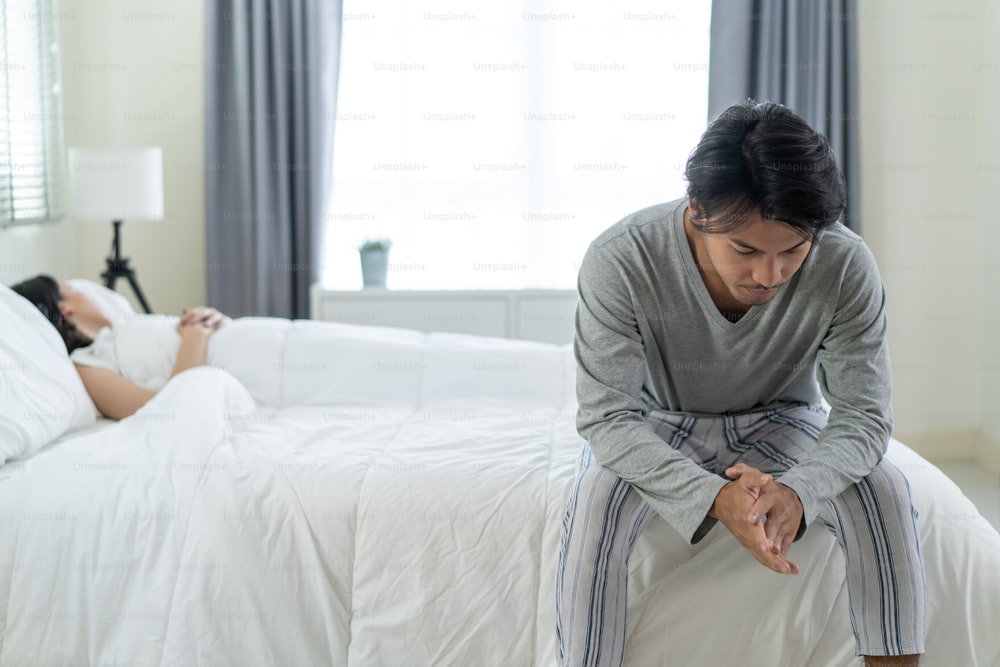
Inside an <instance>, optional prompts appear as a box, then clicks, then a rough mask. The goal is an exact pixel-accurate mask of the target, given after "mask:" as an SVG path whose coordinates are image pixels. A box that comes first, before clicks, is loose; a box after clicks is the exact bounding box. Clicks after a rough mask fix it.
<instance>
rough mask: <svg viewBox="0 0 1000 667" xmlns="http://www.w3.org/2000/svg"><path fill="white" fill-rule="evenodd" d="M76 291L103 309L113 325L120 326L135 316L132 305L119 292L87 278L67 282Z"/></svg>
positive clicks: (72, 279)
mask: <svg viewBox="0 0 1000 667" xmlns="http://www.w3.org/2000/svg"><path fill="white" fill-rule="evenodd" d="M66 282H67V283H69V284H70V286H71V287H72V288H73V289H75V290H76V291H78V292H80V293H81V294H83V295H84V296H86V297H87V298H89V299H91V300H92V301H93V302H94V303H96V304H97V307H98V308H100V309H101V312H102V313H104V316H105V317H107V318H108V319H109V320H111V323H112V325H114V326H118V324H119V323H120V322H121V321H122V320H126V319H128V318H129V317H130V316H131V315H134V314H135V309H134V308H132V304H131V303H130V302H129V300H128V299H126V298H125V297H124V296H122V295H121V294H119V293H118V292H116V291H114V290H112V289H108V288H107V287H105V286H104V285H102V284H100V283H95V282H94V281H93V280H87V279H85V278H71V279H70V280H67V281H66Z"/></svg>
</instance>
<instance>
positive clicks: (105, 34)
mask: <svg viewBox="0 0 1000 667" xmlns="http://www.w3.org/2000/svg"><path fill="white" fill-rule="evenodd" d="M203 5H204V3H203V2H201V0H143V1H142V2H135V1H134V0H59V10H58V13H59V27H60V32H61V38H62V44H63V87H64V90H65V97H64V112H65V114H66V116H67V120H66V128H65V129H66V145H67V146H74V145H81V146H98V145H112V146H146V145H149V146H152V145H157V146H162V147H163V162H164V164H163V170H164V197H165V201H164V207H165V211H166V217H165V219H164V220H163V221H161V222H158V223H140V222H135V223H130V222H129V221H127V220H126V221H125V224H124V225H123V227H122V236H123V243H122V246H123V248H122V249H123V254H124V255H125V256H127V257H130V258H131V260H132V265H133V268H135V269H136V270H137V272H138V278H139V283H140V285H141V286H142V288H143V291H144V292H145V294H146V297H147V299H148V300H149V302H150V305H151V306H152V307H153V309H154V310H155V311H157V312H161V313H179V312H180V310H181V309H182V308H184V307H186V306H191V305H198V304H201V303H204V301H205V242H204V237H205V233H204V228H205V213H204V178H203V172H204V158H203V155H204V151H203V144H204V104H203V99H204V94H203V86H204V83H203V82H204V27H203V26H204V12H205V9H204V6H203ZM75 230H76V233H75V237H76V244H75V251H74V252H73V255H72V258H71V263H70V266H69V273H70V274H71V275H73V276H76V277H85V278H91V279H93V280H100V278H99V276H100V273H101V271H103V270H104V259H105V257H106V256H107V255H108V253H109V250H110V247H111V222H110V221H107V222H79V223H77V224H76V225H75ZM116 288H117V289H118V291H119V292H122V293H124V294H126V295H128V296H131V290H130V289H129V287H128V286H127V284H126V283H124V282H121V281H119V283H118V285H116Z"/></svg>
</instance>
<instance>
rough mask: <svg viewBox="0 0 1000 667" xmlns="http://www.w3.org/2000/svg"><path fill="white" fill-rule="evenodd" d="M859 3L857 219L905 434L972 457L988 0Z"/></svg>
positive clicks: (979, 412) (978, 391) (977, 411)
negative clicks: (870, 258) (869, 257)
mask: <svg viewBox="0 0 1000 667" xmlns="http://www.w3.org/2000/svg"><path fill="white" fill-rule="evenodd" d="M859 4H860V5H861V6H862V9H861V15H860V17H859V23H858V32H859V50H860V61H859V62H860V79H861V82H860V83H861V93H860V100H861V104H860V115H861V142H862V147H861V168H862V173H861V178H862V185H863V191H862V201H861V215H862V218H861V223H862V225H863V234H864V236H865V238H866V240H867V241H868V243H869V244H870V245H871V247H872V249H873V251H874V253H875V256H876V258H877V259H878V262H879V266H880V268H881V271H882V276H883V279H884V282H885V285H886V291H887V293H888V299H889V302H888V313H889V326H890V334H889V336H890V340H889V344H890V350H891V355H892V363H893V380H894V386H895V412H896V433H897V436H898V437H899V438H900V439H902V440H904V441H906V442H908V443H909V444H911V445H912V446H914V447H915V448H916V449H918V450H920V451H921V452H922V453H924V454H925V455H928V456H935V457H952V458H968V457H971V456H972V455H973V453H974V450H975V446H976V444H975V443H976V438H977V435H976V434H977V431H978V430H979V429H980V428H981V427H982V426H983V423H984V411H983V398H984V396H983V391H982V388H983V382H982V379H983V372H982V371H983V367H982V352H983V349H982V348H983V331H984V330H983V305H984V304H983V299H984V294H983V290H982V284H983V279H984V276H985V275H987V273H988V272H987V271H984V267H983V266H982V261H983V259H982V254H981V253H982V250H981V245H980V238H981V237H982V235H983V234H984V230H985V229H987V222H988V218H989V216H988V215H984V214H983V211H984V208H983V207H982V206H981V204H982V202H983V176H984V172H983V170H982V165H981V162H982V160H983V155H982V149H981V143H982V127H983V125H984V123H985V122H986V121H988V120H990V118H989V115H987V114H985V113H984V108H985V107H984V105H983V102H984V95H985V94H986V89H985V88H984V85H983V84H984V75H983V72H982V71H981V69H982V63H983V61H984V49H985V47H986V43H987V39H986V36H987V32H986V31H985V29H984V23H985V10H986V7H987V5H988V1H987V0H983V1H982V2H980V1H978V0H962V1H958V2H951V3H948V4H947V5H943V4H942V3H939V2H937V1H936V0H882V1H879V2H861V3H859ZM994 25H995V24H994ZM994 162H995V160H994ZM994 280H995V276H994Z"/></svg>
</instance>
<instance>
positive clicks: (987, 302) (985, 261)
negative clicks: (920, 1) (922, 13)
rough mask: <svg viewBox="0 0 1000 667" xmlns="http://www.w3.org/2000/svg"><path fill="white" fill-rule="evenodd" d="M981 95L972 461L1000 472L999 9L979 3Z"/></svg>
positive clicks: (990, 4)
mask: <svg viewBox="0 0 1000 667" xmlns="http://www.w3.org/2000/svg"><path fill="white" fill-rule="evenodd" d="M983 5H984V10H983V21H982V22H981V23H980V25H979V28H980V30H981V33H980V34H981V36H982V39H983V46H984V48H983V62H982V66H981V67H980V68H979V69H980V71H981V74H982V81H981V95H982V107H981V108H982V110H983V118H982V124H981V144H980V151H979V155H980V157H979V160H980V163H981V165H982V168H981V169H980V172H979V211H980V216H979V217H980V225H979V235H978V237H977V238H976V239H975V240H976V241H977V242H978V245H979V248H978V261H979V264H980V266H981V267H982V268H983V270H982V272H981V274H980V276H981V278H980V280H979V286H980V301H979V315H980V320H979V330H980V342H981V345H980V364H981V376H982V377H981V380H980V385H979V386H980V392H981V393H980V407H981V409H982V414H981V418H980V429H981V430H982V432H983V435H984V438H983V439H982V440H981V441H980V447H979V450H978V451H977V452H976V454H977V457H978V458H979V459H980V460H981V461H983V463H987V464H989V465H990V466H991V467H992V468H993V469H994V470H1000V212H998V211H1000V208H998V203H997V201H998V198H1000V127H998V126H997V122H996V119H997V110H998V109H1000V42H998V41H997V39H996V36H997V29H998V27H1000V6H998V4H997V3H995V2H988V1H984V3H983Z"/></svg>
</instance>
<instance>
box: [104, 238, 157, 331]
mask: <svg viewBox="0 0 1000 667" xmlns="http://www.w3.org/2000/svg"><path fill="white" fill-rule="evenodd" d="M111 224H113V225H114V226H115V240H114V242H113V243H112V246H111V251H112V252H113V253H114V255H113V256H112V257H108V268H107V270H106V271H105V272H104V273H102V274H101V277H102V278H104V286H105V287H107V288H108V289H114V288H115V281H116V280H118V279H119V278H127V279H128V284H129V285H131V286H132V291H133V292H135V296H136V297H137V298H138V299H139V304H140V305H142V309H143V310H145V311H146V313H147V314H148V313H152V312H153V311H152V310H151V309H150V307H149V304H148V303H147V302H146V297H145V296H143V294H142V289H141V288H140V287H139V281H138V279H136V277H135V270H134V269H133V268H132V267H131V265H129V263H128V257H122V255H121V247H122V243H121V227H122V221H121V220H115V221H113V222H112V223H111Z"/></svg>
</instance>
